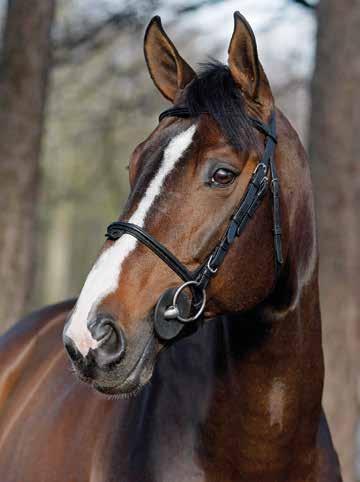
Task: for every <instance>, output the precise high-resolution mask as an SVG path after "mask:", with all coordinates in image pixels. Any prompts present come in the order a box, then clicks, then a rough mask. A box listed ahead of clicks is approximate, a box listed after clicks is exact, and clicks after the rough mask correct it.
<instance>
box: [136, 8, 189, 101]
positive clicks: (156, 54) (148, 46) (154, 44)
mask: <svg viewBox="0 0 360 482" xmlns="http://www.w3.org/2000/svg"><path fill="white" fill-rule="evenodd" d="M144 54H145V60H146V63H147V66H148V69H149V72H150V75H151V78H152V79H153V81H154V84H155V85H156V87H157V88H158V89H159V90H160V92H161V93H162V94H163V96H164V97H166V98H167V99H169V100H170V101H172V102H174V100H175V97H176V94H177V93H178V91H179V90H181V89H183V88H184V87H185V86H186V85H187V84H188V83H189V82H191V81H192V80H193V79H194V78H195V77H196V74H195V72H194V71H193V69H192V68H191V67H190V65H189V64H188V63H187V62H186V61H185V60H184V59H183V58H182V57H181V56H180V54H179V52H178V51H177V50H176V48H175V46H174V44H173V43H172V42H171V40H170V39H169V37H168V36H167V35H166V33H165V32H164V30H163V28H162V25H161V19H160V17H157V16H156V17H154V18H153V19H152V20H151V21H150V23H149V25H148V27H147V29H146V32H145V38H144Z"/></svg>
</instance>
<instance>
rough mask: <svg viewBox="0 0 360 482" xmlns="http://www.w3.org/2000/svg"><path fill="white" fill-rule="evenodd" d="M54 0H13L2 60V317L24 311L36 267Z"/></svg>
mask: <svg viewBox="0 0 360 482" xmlns="http://www.w3.org/2000/svg"><path fill="white" fill-rule="evenodd" d="M54 6H55V0H46V1H43V0H33V1H32V2H31V5H30V4H29V2H28V0H9V1H8V9H7V18H6V24H5V29H4V38H3V47H2V55H1V63H0V206H1V210H0V226H1V229H0V285H1V290H0V322H1V324H2V328H4V327H6V326H10V324H11V323H12V322H13V321H15V320H16V319H17V318H18V317H19V316H20V315H21V314H22V312H23V309H24V306H25V303H26V300H27V297H28V294H29V289H30V287H31V275H32V272H33V269H32V268H33V266H32V261H33V247H34V227H35V204H36V196H37V190H38V181H39V153H40V145H41V134H42V130H43V122H44V106H45V101H46V94H47V84H48V77H49V65H50V50H51V42H50V40H49V39H50V30H51V25H52V22H53V18H54Z"/></svg>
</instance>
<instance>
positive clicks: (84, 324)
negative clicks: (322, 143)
mask: <svg viewBox="0 0 360 482" xmlns="http://www.w3.org/2000/svg"><path fill="white" fill-rule="evenodd" d="M144 52H145V59H146V63H147V66H148V69H149V72H150V75H151V78H152V80H153V81H154V84H155V86H156V87H157V88H158V89H159V90H160V92H161V93H162V94H163V96H164V97H165V98H166V99H168V100H169V101H170V102H171V103H172V107H171V108H170V109H167V110H166V111H165V112H164V113H163V114H162V115H161V116H160V120H159V124H158V126H157V127H156V128H155V130H154V131H153V132H152V133H151V134H150V135H149V137H148V138H147V139H146V140H145V141H144V142H142V143H141V144H140V145H138V146H137V147H136V149H135V150H134V152H133V154H132V157H131V160H130V165H129V178H130V186H131V192H130V195H129V198H128V200H127V203H126V205H125V208H124V211H123V213H122V215H121V217H120V218H119V219H118V221H116V222H115V223H112V224H111V225H110V226H109V228H108V231H107V239H106V241H105V243H104V245H103V247H102V249H101V251H100V253H99V256H98V258H97V260H96V261H95V264H94V265H93V267H92V269H91V271H90V273H89V275H88V277H87V279H86V281H85V284H84V286H83V288H82V290H81V293H80V295H79V297H78V299H77V300H69V301H66V302H63V303H60V304H57V305H53V306H50V307H46V308H43V309H41V310H39V311H37V312H35V313H32V314H31V315H29V316H27V317H25V318H24V319H23V320H21V321H20V322H19V323H18V324H17V325H16V326H15V327H13V328H12V329H11V330H10V331H9V332H8V333H6V334H5V335H4V336H3V337H2V338H1V341H0V364H1V368H2V369H1V378H0V474H1V481H3V482H35V481H36V482H60V481H61V482H64V481H66V482H112V481H114V482H115V481H123V482H160V481H161V482H183V481H187V482H203V481H208V482H235V481H236V482H240V481H244V482H245V481H246V482H285V481H286V482H305V481H306V482H339V481H341V480H342V479H341V473H340V466H339V462H338V458H337V454H336V451H335V449H334V446H333V443H332V439H331V435H330V432H329V428H328V425H327V421H326V417H325V414H324V411H323V409H322V391H323V378H324V364H323V353H322V341H321V314H320V306H319V289H318V245H317V239H316V225H315V212H314V204H313V194H312V185H311V179H310V173H309V165H308V160H307V156H306V153H305V150H304V148H303V147H302V144H301V142H300V140H299V138H298V136H297V134H296V132H295V131H294V129H293V128H292V126H291V124H290V123H289V121H288V120H287V119H286V117H285V116H284V114H282V112H281V111H280V110H279V109H278V108H276V106H275V103H274V99H273V95H272V91H271V87H270V84H269V82H268V80H267V77H266V74H265V72H264V70H263V67H262V65H261V63H260V61H259V57H258V51H257V45H256V40H255V36H254V33H253V31H252V29H251V27H250V25H249V24H248V22H247V21H246V19H245V18H244V17H243V16H242V15H241V14H240V13H238V12H236V13H235V14H234V31H233V34H232V37H231V41H230V44H229V50H228V53H229V57H228V64H227V65H224V64H221V63H218V62H210V63H208V64H206V65H205V66H203V67H202V69H201V70H200V72H198V73H196V72H195V71H194V70H193V68H192V67H191V66H190V65H189V64H188V63H187V62H186V61H185V60H184V59H183V57H181V55H180V54H179V52H178V50H177V49H176V47H175V45H174V44H173V42H172V41H171V40H170V38H169V37H168V36H167V34H166V33H165V31H164V29H163V27H162V24H161V20H160V18H159V17H154V18H153V19H152V20H151V22H150V24H149V25H148V27H147V30H146V33H145V39H144ZM179 279H180V280H181V282H179ZM180 283H181V284H180ZM62 341H63V342H64V345H65V349H64V345H63V343H62ZM69 358H70V361H69ZM74 374H75V375H74ZM97 392H99V393H100V395H99V393H97Z"/></svg>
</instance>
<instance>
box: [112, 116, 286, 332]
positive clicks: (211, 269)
mask: <svg viewBox="0 0 360 482" xmlns="http://www.w3.org/2000/svg"><path fill="white" fill-rule="evenodd" d="M165 117H182V118H188V117H191V115H190V113H189V111H188V109H187V108H186V107H174V108H171V109H168V110H166V111H164V112H162V113H161V115H160V117H159V121H161V120H162V119H163V118H165ZM250 122H251V123H252V125H253V127H254V128H255V129H257V130H258V131H260V132H261V133H262V134H264V135H265V138H266V143H265V150H264V154H263V156H262V158H261V159H260V160H259V162H258V164H257V165H256V167H255V170H254V171H253V173H252V175H251V179H250V182H249V184H248V186H247V188H246V191H245V193H244V195H243V197H242V200H241V202H240V205H239V206H238V208H237V209H236V211H235V212H234V214H233V215H232V217H231V219H230V222H229V225H228V227H227V229H226V231H225V233H224V235H223V236H222V238H221V240H220V242H219V243H218V244H217V245H216V247H215V248H214V249H213V250H212V252H211V253H210V255H209V256H208V257H207V259H206V260H205V262H204V263H203V264H202V265H201V266H200V267H199V268H198V269H196V270H195V271H194V272H190V271H189V270H188V269H187V268H186V266H184V265H183V264H182V263H181V261H179V260H178V259H177V257H176V256H175V255H174V254H173V253H171V252H170V251H169V250H168V249H167V248H165V246H163V245H162V244H161V243H159V241H157V240H156V239H155V238H153V237H152V236H151V235H150V234H149V233H147V232H146V231H145V230H144V229H142V228H141V227H139V226H136V225H135V224H131V223H128V222H125V221H117V222H114V223H112V224H110V225H109V226H108V228H107V233H106V237H107V238H108V239H109V240H111V241H115V240H117V239H119V238H120V237H121V236H122V235H123V234H125V233H126V234H129V235H131V236H134V237H135V238H136V239H137V240H138V241H140V242H141V243H142V244H144V245H145V246H147V247H148V248H149V249H150V250H152V251H153V252H154V253H155V254H156V255H157V256H158V257H159V258H161V259H162V260H163V261H164V262H165V263H166V264H167V265H168V266H169V267H170V268H171V269H172V270H173V271H174V272H175V273H176V274H177V275H178V276H179V277H180V278H181V279H182V280H183V281H184V283H183V284H182V285H180V286H179V287H177V288H169V289H168V290H166V291H165V292H164V293H163V295H162V296H161V297H160V298H159V300H158V302H157V305H156V307H155V312H154V325H155V331H156V334H157V335H158V336H159V337H160V338H161V339H163V340H172V339H173V338H175V337H178V336H179V335H180V333H181V332H182V331H183V329H184V327H185V326H188V327H189V326H190V325H191V326H192V329H193V328H194V324H195V322H196V321H197V320H199V319H200V317H201V316H202V315H203V312H204V309H205V305H206V289H207V287H208V285H209V283H210V281H211V279H212V278H213V277H214V276H216V274H217V272H218V270H219V268H220V266H221V264H222V263H223V261H224V259H225V256H226V254H227V252H228V251H229V249H230V246H231V245H232V244H233V242H234V241H235V239H236V238H237V237H238V236H239V235H240V234H241V233H242V231H243V230H244V229H245V227H246V226H247V224H248V222H249V221H250V219H251V218H252V217H253V216H254V214H255V212H256V210H257V208H258V207H259V206H260V204H261V202H262V200H263V199H264V196H265V194H266V192H267V190H268V188H269V186H271V191H272V203H273V235H274V250H275V270H276V274H277V275H278V274H279V270H280V268H281V265H282V264H283V256H282V243H281V218H280V185H279V179H278V177H277V172H276V166H275V159H274V154H275V147H276V144H277V138H276V120H275V113H274V112H273V113H272V114H271V118H270V122H269V124H268V125H266V124H264V123H263V122H261V121H259V120H258V119H253V118H250ZM186 288H189V289H190V290H191V293H192V298H191V300H190V299H189V297H188V296H187V295H186V294H185V291H184V290H185V289H186Z"/></svg>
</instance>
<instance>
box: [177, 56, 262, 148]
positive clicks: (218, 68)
mask: <svg viewBox="0 0 360 482" xmlns="http://www.w3.org/2000/svg"><path fill="white" fill-rule="evenodd" d="M185 105H186V107H187V108H188V110H189V113H190V115H191V116H194V117H196V116H198V115H200V114H201V113H204V112H207V113H209V114H210V115H211V116H212V117H213V118H214V119H215V120H216V122H217V123H218V125H219V127H220V129H221V130H222V132H223V133H224V134H225V136H226V137H227V139H228V141H229V142H230V143H231V145H232V146H233V147H235V148H236V149H240V150H246V149H249V148H250V147H253V146H256V144H257V143H256V137H255V134H254V129H253V126H252V124H251V122H250V120H249V117H248V116H247V114H246V110H245V101H244V98H243V94H242V93H241V91H240V89H239V87H237V86H236V84H235V82H234V80H233V78H232V76H231V73H230V70H229V67H227V66H226V65H224V64H222V63H220V62H217V61H211V62H208V63H206V64H202V65H201V70H200V73H199V74H198V77H197V78H196V79H195V80H193V81H192V82H191V84H190V85H189V87H188V89H187V94H186V99H185Z"/></svg>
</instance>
